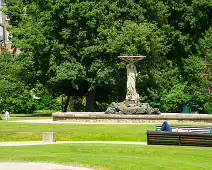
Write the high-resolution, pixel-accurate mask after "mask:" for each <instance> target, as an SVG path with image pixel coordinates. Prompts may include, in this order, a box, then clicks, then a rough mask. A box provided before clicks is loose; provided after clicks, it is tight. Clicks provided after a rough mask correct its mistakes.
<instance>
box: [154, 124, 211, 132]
mask: <svg viewBox="0 0 212 170" xmlns="http://www.w3.org/2000/svg"><path fill="white" fill-rule="evenodd" d="M170 127H171V128H172V130H174V129H176V128H180V129H183V130H188V131H190V132H195V133H203V134H204V133H206V134H212V128H211V127H210V126H170ZM156 131H161V125H156Z"/></svg>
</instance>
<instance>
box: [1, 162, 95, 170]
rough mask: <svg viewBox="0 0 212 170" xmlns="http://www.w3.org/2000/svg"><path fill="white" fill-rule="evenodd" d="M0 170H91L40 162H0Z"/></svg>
mask: <svg viewBox="0 0 212 170" xmlns="http://www.w3.org/2000/svg"><path fill="white" fill-rule="evenodd" d="M0 170H93V169H90V168H83V167H77V166H72V165H63V164H54V163H42V162H0Z"/></svg>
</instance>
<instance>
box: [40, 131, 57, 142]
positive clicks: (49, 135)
mask: <svg viewBox="0 0 212 170" xmlns="http://www.w3.org/2000/svg"><path fill="white" fill-rule="evenodd" d="M43 142H56V133H55V132H43Z"/></svg>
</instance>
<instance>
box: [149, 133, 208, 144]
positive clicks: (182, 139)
mask: <svg viewBox="0 0 212 170" xmlns="http://www.w3.org/2000/svg"><path fill="white" fill-rule="evenodd" d="M147 144H148V145H182V146H210V147H212V135H211V134H203V133H195V132H165V131H147Z"/></svg>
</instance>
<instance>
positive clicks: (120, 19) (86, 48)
mask: <svg viewBox="0 0 212 170" xmlns="http://www.w3.org/2000/svg"><path fill="white" fill-rule="evenodd" d="M7 5H8V10H7V11H6V13H7V14H8V15H9V17H10V24H11V25H12V26H13V27H12V28H11V30H10V31H11V33H12V35H13V39H12V41H13V45H14V46H15V47H16V48H20V50H21V51H22V53H21V54H20V55H19V56H18V57H17V58H19V60H21V61H23V63H21V65H22V66H23V67H22V71H21V72H22V76H23V77H24V82H25V83H27V84H29V86H31V87H34V86H36V85H37V84H42V85H43V86H45V87H46V88H47V89H48V90H49V91H50V92H51V93H53V94H54V96H59V95H65V96H66V99H67V100H66V102H65V103H66V105H65V107H64V109H63V110H64V111H66V110H67V106H68V103H69V100H70V96H81V97H82V96H86V98H87V106H91V107H88V108H87V109H90V110H92V109H93V107H94V102H95V101H98V102H107V103H109V102H111V101H112V100H122V99H121V97H120V96H123V94H124V93H125V90H126V89H125V88H124V87H123V86H125V83H126V82H125V81H126V73H125V66H126V63H124V62H122V61H120V60H119V59H118V57H117V56H119V55H145V56H147V57H146V59H145V60H144V61H142V62H138V63H136V64H137V69H138V70H139V71H140V74H139V76H138V83H137V88H138V91H139V93H140V94H142V96H143V98H142V100H143V101H148V102H150V103H151V104H152V105H153V106H157V107H160V109H161V110H162V111H168V112H173V111H177V112H180V111H181V110H182V107H183V106H184V105H187V104H189V103H190V102H193V103H195V107H196V108H195V109H196V110H197V111H203V110H204V104H205V103H208V101H210V100H211V99H210V95H211V93H208V87H209V86H210V81H209V80H208V79H207V77H206V73H205V71H206V69H205V68H204V63H203V62H204V60H205V57H207V58H210V57H211V45H210V44H211V43H210V42H211V23H212V21H211V18H212V17H211V11H212V2H211V1H208V0H201V1H196V0H189V1H185V0H180V1H179V2H176V1H173V0H168V1H163V0H160V1H158V0H142V1H137V0H113V1H112V0H109V1H108V0H98V1H96V0H89V1H88V0H75V1H73V0H7ZM203 49H204V50H203ZM207 61H210V59H209V60H207ZM207 72H208V73H207V75H210V74H211V70H210V69H209V70H207ZM205 94H209V95H208V97H205ZM122 98H123V97H122ZM209 105H210V104H209Z"/></svg>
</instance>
